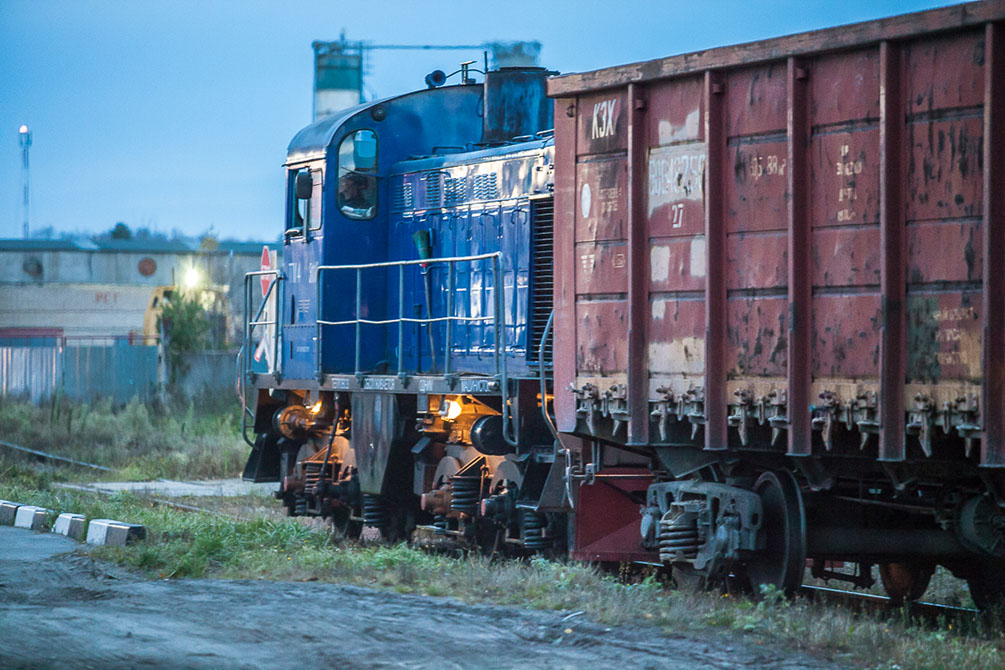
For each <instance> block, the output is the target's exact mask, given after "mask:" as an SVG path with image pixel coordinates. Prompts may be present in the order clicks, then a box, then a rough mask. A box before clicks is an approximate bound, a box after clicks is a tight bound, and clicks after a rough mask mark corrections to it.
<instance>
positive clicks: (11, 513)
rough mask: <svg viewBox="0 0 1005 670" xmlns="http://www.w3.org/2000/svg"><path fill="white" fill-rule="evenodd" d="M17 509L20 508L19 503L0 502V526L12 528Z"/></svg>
mask: <svg viewBox="0 0 1005 670" xmlns="http://www.w3.org/2000/svg"><path fill="white" fill-rule="evenodd" d="M19 507H22V505H21V503H16V502H11V501H10V500H0V526H13V525H14V519H15V518H16V517H17V510H18V508H19Z"/></svg>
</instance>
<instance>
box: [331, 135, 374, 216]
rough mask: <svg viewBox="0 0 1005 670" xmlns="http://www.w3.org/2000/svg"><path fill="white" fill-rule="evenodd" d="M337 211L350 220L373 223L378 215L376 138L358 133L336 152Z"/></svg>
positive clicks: (345, 141)
mask: <svg viewBox="0 0 1005 670" xmlns="http://www.w3.org/2000/svg"><path fill="white" fill-rule="evenodd" d="M338 208H339V211H340V212H342V214H343V215H345V216H346V217H347V218H350V219H358V220H364V219H372V218H373V217H374V216H375V215H376V213H377V134H376V133H375V132H373V131H372V130H357V131H355V132H353V133H350V134H349V135H347V136H346V137H345V139H343V140H342V143H341V144H340V145H339V150H338Z"/></svg>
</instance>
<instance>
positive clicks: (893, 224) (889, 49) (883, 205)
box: [879, 41, 907, 461]
mask: <svg viewBox="0 0 1005 670" xmlns="http://www.w3.org/2000/svg"><path fill="white" fill-rule="evenodd" d="M900 68H901V59H900V48H899V47H898V46H897V45H895V44H891V43H890V42H889V41H883V42H882V43H881V44H880V46H879V71H880V74H879V145H880V148H879V164H880V181H879V201H880V211H879V239H880V247H881V248H882V250H883V255H882V257H881V259H880V294H881V295H882V301H883V332H882V336H881V344H880V354H879V356H880V364H879V369H880V373H879V374H880V394H879V395H880V400H881V404H880V426H881V427H880V433H879V459H880V460H883V461H902V460H904V451H905V445H904V439H905V438H904V384H905V382H906V372H905V368H906V365H907V347H906V346H905V345H906V342H905V337H906V328H907V314H906V312H905V309H904V302H905V300H906V295H905V294H906V291H907V284H906V282H907V278H906V276H905V275H904V226H905V221H904V204H903V200H902V198H903V191H904V178H903V170H902V168H901V152H902V140H901V135H902V132H903V126H904V109H903V105H902V102H901V100H902V98H903V94H902V91H901V84H900Z"/></svg>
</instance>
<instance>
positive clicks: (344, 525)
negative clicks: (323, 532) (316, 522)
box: [325, 506, 363, 540]
mask: <svg viewBox="0 0 1005 670" xmlns="http://www.w3.org/2000/svg"><path fill="white" fill-rule="evenodd" d="M361 514H362V512H360V511H359V510H350V509H349V508H348V507H345V506H342V507H338V508H336V509H334V510H332V515H331V516H330V517H328V518H327V519H326V520H325V523H326V524H327V525H328V528H329V530H330V531H331V533H332V535H334V536H335V537H341V538H345V539H346V540H358V539H359V536H360V534H361V533H362V532H363V522H362V521H359V520H358V519H359V517H360V515H361ZM352 517H356V519H357V520H353V518H352Z"/></svg>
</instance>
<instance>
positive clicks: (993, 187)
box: [981, 23, 1005, 466]
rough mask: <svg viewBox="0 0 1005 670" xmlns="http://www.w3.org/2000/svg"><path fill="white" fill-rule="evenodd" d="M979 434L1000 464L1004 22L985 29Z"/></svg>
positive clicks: (1003, 450) (985, 460)
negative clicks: (981, 341) (981, 427)
mask: <svg viewBox="0 0 1005 670" xmlns="http://www.w3.org/2000/svg"><path fill="white" fill-rule="evenodd" d="M983 185H984V212H983V215H984V267H983V273H984V277H983V279H984V291H983V298H982V303H983V304H982V310H981V311H982V312H983V316H984V334H983V335H984V343H983V344H984V347H983V349H984V352H983V353H984V356H983V361H982V363H983V367H984V369H983V371H982V372H983V388H982V389H981V397H982V399H983V404H984V406H983V408H982V411H981V414H982V416H983V417H984V436H983V439H982V440H981V464H982V465H992V466H1005V305H1003V296H1005V272H1003V269H1002V266H1001V263H1002V260H1003V259H1005V25H1003V24H1001V23H988V24H987V26H986V28H985V31H984V184H983Z"/></svg>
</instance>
